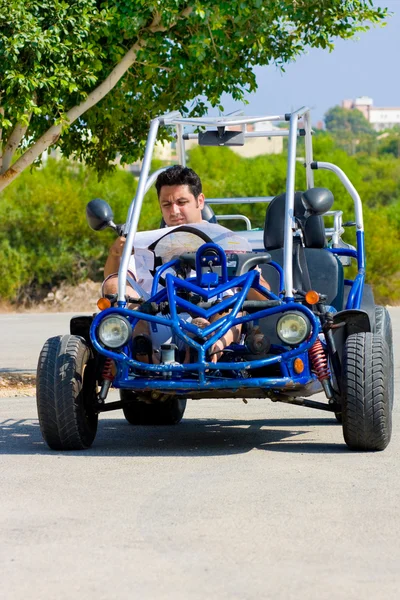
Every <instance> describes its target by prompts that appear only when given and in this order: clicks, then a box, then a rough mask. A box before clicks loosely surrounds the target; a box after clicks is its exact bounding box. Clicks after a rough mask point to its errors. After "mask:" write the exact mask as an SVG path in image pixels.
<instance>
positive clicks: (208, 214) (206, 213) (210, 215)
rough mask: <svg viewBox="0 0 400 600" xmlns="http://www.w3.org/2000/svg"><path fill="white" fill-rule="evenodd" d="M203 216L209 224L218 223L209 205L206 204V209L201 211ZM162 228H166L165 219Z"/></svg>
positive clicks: (162, 221) (162, 220) (161, 224)
mask: <svg viewBox="0 0 400 600" xmlns="http://www.w3.org/2000/svg"><path fill="white" fill-rule="evenodd" d="M201 216H202V219H203V221H208V222H209V223H217V219H216V217H215V214H214V211H213V209H212V208H211V207H210V206H209V205H208V204H204V208H203V209H202V211H201ZM161 227H166V224H165V221H164V219H161V223H160V228H161Z"/></svg>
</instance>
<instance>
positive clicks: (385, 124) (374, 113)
mask: <svg viewBox="0 0 400 600" xmlns="http://www.w3.org/2000/svg"><path fill="white" fill-rule="evenodd" d="M342 108H348V109H357V110H359V111H360V112H362V114H363V115H364V117H365V118H366V119H367V120H368V121H369V122H370V123H371V125H372V126H373V128H374V129H376V131H382V129H388V128H390V127H394V126H395V125H400V107H399V106H398V107H395V106H391V107H377V106H374V102H373V100H372V98H369V97H368V96H360V97H359V98H356V99H355V100H343V102H342Z"/></svg>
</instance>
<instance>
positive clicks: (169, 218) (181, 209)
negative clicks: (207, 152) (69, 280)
mask: <svg viewBox="0 0 400 600" xmlns="http://www.w3.org/2000/svg"><path fill="white" fill-rule="evenodd" d="M156 190H157V194H158V199H159V202H160V208H161V213H162V216H163V219H164V221H165V224H166V225H167V226H168V227H176V226H179V225H187V224H196V223H201V222H202V215H201V211H202V209H203V208H204V200H205V198H204V194H203V192H202V185H201V181H200V178H199V176H198V175H197V174H196V173H195V172H194V171H193V170H192V169H189V168H187V167H182V166H180V165H175V166H173V167H170V168H169V169H167V170H166V171H163V172H162V173H160V175H159V176H158V178H157V181H156ZM124 245H125V238H124V237H119V238H118V239H117V240H115V242H114V243H113V245H112V246H111V248H110V250H109V254H108V258H107V261H106V264H105V267H104V275H105V281H104V284H103V292H104V293H105V294H115V293H116V292H117V288H118V269H119V264H120V260H121V256H122V251H123V248H124ZM260 281H261V284H262V285H264V286H265V287H267V288H269V286H268V284H267V283H266V282H265V280H264V279H263V278H262V277H261V276H260ZM139 283H140V282H139ZM127 294H128V295H130V296H132V297H137V293H136V292H135V291H134V290H133V289H132V287H130V286H129V285H128V286H127ZM248 297H249V299H253V300H258V299H263V300H264V296H262V295H261V294H259V293H258V292H256V291H255V290H250V292H249V296H248ZM216 318H219V317H218V316H217V317H216ZM193 323H194V324H196V325H198V326H199V327H205V326H207V325H208V321H206V320H205V319H201V318H198V319H195V320H193ZM240 333H241V328H240V327H238V326H237V327H232V329H230V330H229V331H228V332H227V333H226V334H225V336H224V337H223V338H222V339H220V340H218V342H216V344H214V346H213V347H212V349H211V352H210V354H211V360H213V362H216V361H217V360H218V358H220V356H221V353H222V350H223V349H224V348H225V347H226V346H228V345H229V344H231V343H232V342H237V341H238V340H239V338H240ZM143 335H144V336H148V335H149V328H148V323H147V322H144V321H140V322H139V323H138V324H137V326H136V327H135V331H134V337H137V336H143ZM152 338H153V339H152V341H153V346H154V347H155V349H157V348H156V346H159V345H160V344H161V343H164V342H163V341H162V340H160V339H155V338H154V336H152ZM144 354H146V353H145V352H144ZM187 354H188V353H187ZM138 358H139V360H142V358H141V357H139V356H138ZM154 358H156V357H154ZM185 360H188V356H186V359H185Z"/></svg>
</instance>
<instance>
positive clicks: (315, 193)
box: [301, 188, 333, 215]
mask: <svg viewBox="0 0 400 600" xmlns="http://www.w3.org/2000/svg"><path fill="white" fill-rule="evenodd" d="M301 199H302V202H303V204H304V206H305V208H306V210H307V212H308V214H309V215H323V214H324V213H326V212H328V210H330V209H331V208H332V204H333V194H332V192H331V191H330V190H327V189H326V188H311V189H310V190H307V191H306V192H304V193H303V195H302V197H301Z"/></svg>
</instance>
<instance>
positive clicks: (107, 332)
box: [97, 315, 132, 349]
mask: <svg viewBox="0 0 400 600" xmlns="http://www.w3.org/2000/svg"><path fill="white" fill-rule="evenodd" d="M97 333H98V336H99V338H100V341H101V343H102V344H104V346H106V347H107V348H113V349H114V348H121V346H124V345H125V344H126V343H127V341H128V340H129V339H130V338H131V336H132V326H131V324H130V323H129V321H128V319H125V317H121V316H120V315H109V316H107V317H105V318H104V319H103V320H102V321H101V323H100V325H99V328H98V330H97Z"/></svg>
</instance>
